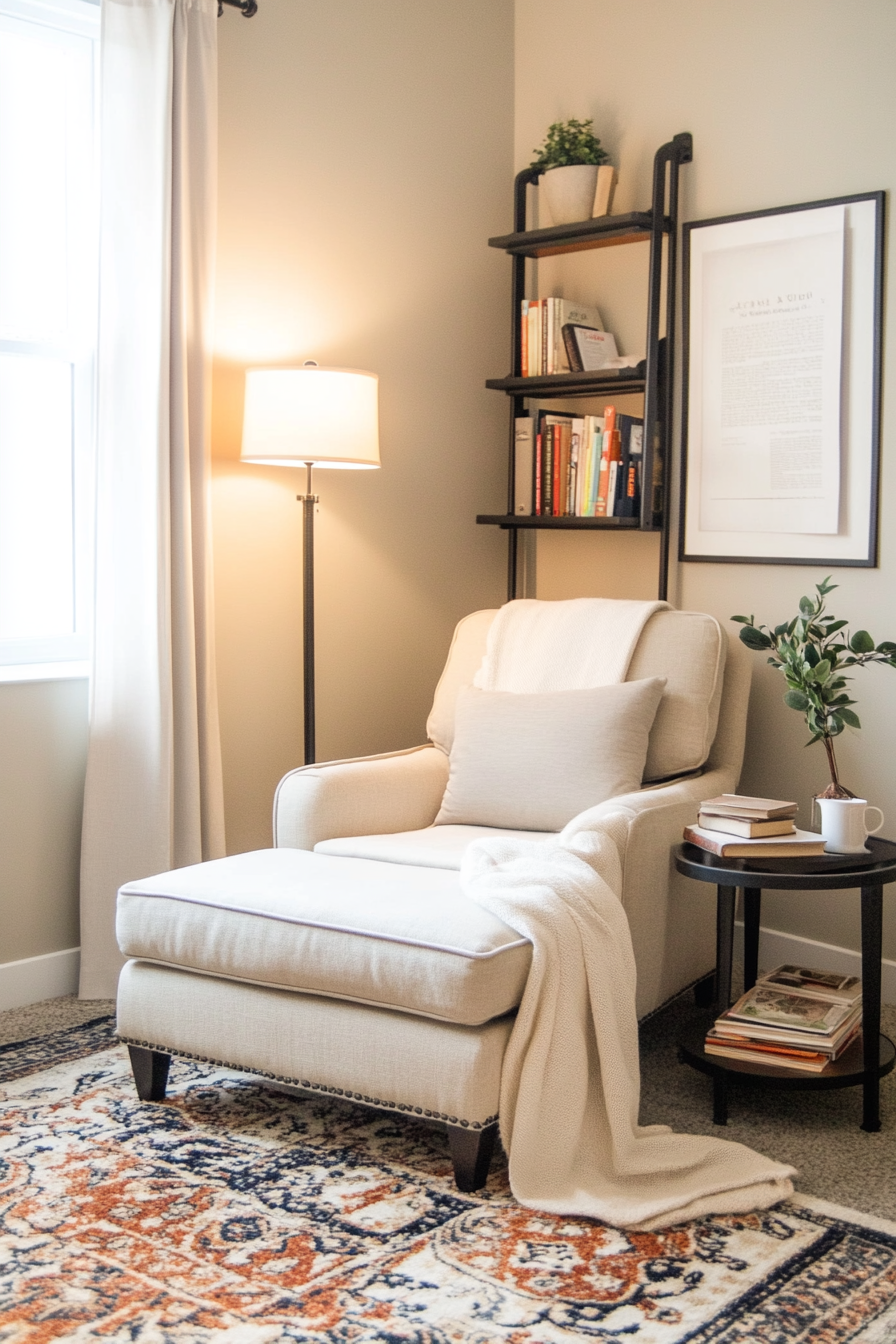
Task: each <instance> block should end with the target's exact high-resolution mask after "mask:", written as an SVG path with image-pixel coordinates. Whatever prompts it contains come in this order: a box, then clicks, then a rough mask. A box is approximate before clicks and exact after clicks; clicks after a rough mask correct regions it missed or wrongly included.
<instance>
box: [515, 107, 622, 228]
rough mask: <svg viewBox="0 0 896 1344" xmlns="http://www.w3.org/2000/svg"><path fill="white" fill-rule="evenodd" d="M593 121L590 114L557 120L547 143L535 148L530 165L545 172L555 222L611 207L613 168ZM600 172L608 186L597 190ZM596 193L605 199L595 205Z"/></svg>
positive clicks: (571, 221)
mask: <svg viewBox="0 0 896 1344" xmlns="http://www.w3.org/2000/svg"><path fill="white" fill-rule="evenodd" d="M592 125H593V119H592V118H590V117H589V119H588V120H587V121H576V120H575V118H572V119H570V120H569V121H555V122H554V123H553V124H552V125H551V126H549V127H548V133H547V135H546V136H545V140H544V144H543V145H542V146H541V148H540V149H537V150H536V151H535V158H534V159H533V160H532V163H531V167H532V168H539V169H541V171H542V173H543V177H542V179H541V182H542V185H543V186H544V192H545V197H546V199H547V203H548V209H549V211H550V214H551V219H552V220H553V222H554V223H555V224H575V223H577V222H578V221H579V220H580V219H591V217H592V215H596V214H602V215H605V214H607V213H608V211H609V208H610V199H609V197H610V190H611V189H612V182H613V177H614V170H613V169H612V168H611V167H610V166H609V164H608V162H607V160H608V158H609V155H608V154H607V151H606V150H605V149H604V147H603V146H602V145H601V143H600V141H599V140H598V138H597V136H596V135H595V134H594V132H593V131H592V129H591V127H592ZM601 165H604V167H603V168H602V167H601ZM600 172H603V174H604V182H603V183H602V184H601V185H602V186H605V187H606V190H604V191H602V192H600V193H598V175H599V173H600ZM597 194H599V195H600V196H601V197H602V199H601V201H600V202H599V205H598V207H597V208H596V200H595V198H596V195H597Z"/></svg>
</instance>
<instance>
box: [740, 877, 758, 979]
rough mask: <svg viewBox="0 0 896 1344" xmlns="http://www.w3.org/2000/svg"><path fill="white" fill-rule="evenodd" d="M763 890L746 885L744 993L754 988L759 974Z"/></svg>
mask: <svg viewBox="0 0 896 1344" xmlns="http://www.w3.org/2000/svg"><path fill="white" fill-rule="evenodd" d="M761 911H762V891H761V890H760V888H759V887H744V993H745V994H746V992H747V990H748V989H752V988H753V986H754V985H755V983H756V976H757V975H758V974H759V921H760V915H761Z"/></svg>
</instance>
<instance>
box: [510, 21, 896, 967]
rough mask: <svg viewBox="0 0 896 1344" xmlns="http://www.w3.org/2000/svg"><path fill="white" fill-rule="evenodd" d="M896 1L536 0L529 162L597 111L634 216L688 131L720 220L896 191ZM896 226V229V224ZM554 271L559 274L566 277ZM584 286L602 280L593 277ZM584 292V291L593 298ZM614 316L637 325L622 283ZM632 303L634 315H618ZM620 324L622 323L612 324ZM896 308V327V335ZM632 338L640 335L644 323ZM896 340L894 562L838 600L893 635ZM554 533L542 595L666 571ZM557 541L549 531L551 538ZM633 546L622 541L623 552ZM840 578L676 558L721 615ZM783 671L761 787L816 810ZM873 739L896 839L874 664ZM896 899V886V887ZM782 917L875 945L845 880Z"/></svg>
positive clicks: (603, 542)
mask: <svg viewBox="0 0 896 1344" xmlns="http://www.w3.org/2000/svg"><path fill="white" fill-rule="evenodd" d="M894 57H896V8H894V6H893V4H892V3H891V0H863V3H862V4H861V5H860V6H855V5H843V4H841V3H840V2H839V0H789V3H788V4H786V5H781V4H779V3H778V0H753V2H752V3H751V4H749V5H731V4H719V3H718V0H676V3H674V4H669V3H668V2H667V0H631V3H629V4H626V5H619V4H617V3H615V2H612V3H611V0H517V4H516V166H517V167H518V168H519V167H522V166H523V165H524V164H525V163H527V162H528V161H529V159H530V158H531V148H532V147H533V146H534V145H537V144H538V143H539V142H540V140H541V138H542V136H543V134H544V131H545V130H546V128H547V126H548V124H549V123H550V122H552V121H555V120H557V119H558V118H566V117H572V116H575V117H589V116H593V117H594V119H595V129H596V131H597V133H598V134H599V135H600V136H601V138H602V140H603V141H604V143H605V144H606V145H607V146H608V148H609V149H610V151H611V154H612V158H613V161H614V162H615V163H617V164H618V166H619V174H620V181H619V189H618V193H617V201H616V204H615V206H614V209H616V210H618V211H622V210H626V209H639V208H646V207H647V206H648V205H649V202H650V171H651V160H652V156H653V153H654V151H655V149H656V147H657V146H658V145H660V144H661V143H663V142H664V141H666V140H668V139H669V138H670V137H671V136H672V135H673V134H675V133H676V132H677V131H685V130H687V131H691V132H692V134H693V136H694V162H693V164H692V165H690V166H689V167H687V168H685V169H684V170H683V172H682V186H683V201H682V204H683V217H684V219H705V218H711V217H713V216H715V215H724V214H732V213H736V212H738V211H745V210H754V209H762V208H764V207H771V206H777V205H787V204H792V203H797V202H800V201H811V200H818V199H823V198H825V197H830V196H839V195H846V194H849V193H853V192H860V191H870V190H876V189H879V188H886V189H887V190H891V189H892V188H893V187H894V185H896V140H894V136H893V126H894V124H896V82H894V79H893V61H894ZM891 228H892V226H891ZM637 251H638V249H636V248H623V249H613V250H612V252H609V253H607V254H605V257H604V258H602V263H601V264H602V265H607V264H608V262H609V261H613V262H615V260H616V258H617V257H621V256H622V254H631V255H630V256H627V257H626V259H625V266H626V275H625V281H624V286H623V294H624V292H625V286H629V287H634V286H636V284H637V277H636V276H634V275H633V274H630V272H632V271H633V268H634V267H635V266H636V265H637V261H636V258H635V255H634V254H636V253H637ZM551 278H552V277H550V276H549V275H543V276H542V277H541V280H542V281H543V282H544V283H547V282H548V281H549V279H551ZM579 283H581V284H584V283H586V280H585V276H584V275H583V276H582V277H581V280H580V281H579ZM583 297H584V296H583ZM595 297H596V298H597V299H598V301H599V302H600V303H604V302H606V306H607V307H608V309H609V310H610V313H611V319H612V320H615V321H617V322H621V321H622V320H623V317H624V314H623V312H622V310H621V306H620V304H619V301H618V299H619V295H618V294H617V293H616V292H615V291H614V290H613V289H611V288H610V284H609V278H608V279H607V289H606V299H605V298H604V293H603V292H602V291H601V290H600V288H599V286H598V293H596V294H595ZM617 313H618V316H616V314H617ZM611 319H608V320H611ZM892 322H893V312H892V309H891V312H890V315H889V320H888V323H887V328H888V329H889V330H890V331H892ZM626 335H627V337H628V339H629V340H630V341H635V340H636V339H637V332H635V331H632V330H631V329H629V330H628V331H627V332H626ZM894 349H896V343H894V341H893V340H892V339H890V340H889V341H885V351H886V352H887V353H886V365H885V375H884V391H885V403H884V404H885V414H884V426H883V440H882V483H881V491H882V493H881V505H882V508H881V517H882V528H881V564H880V568H879V569H873V570H855V569H852V570H850V569H840V570H834V571H832V572H833V577H834V581H835V582H837V583H839V584H840V588H839V590H838V591H837V592H836V593H835V594H833V598H832V608H833V610H835V611H836V612H837V614H839V615H843V616H848V617H849V618H850V620H851V621H852V623H853V625H854V627H862V626H864V627H865V628H867V629H869V630H870V631H871V633H872V634H873V635H874V636H875V638H876V639H878V640H880V639H884V638H888V639H893V638H896V603H894V601H893V596H892V594H893V588H894V580H896V552H894V534H893V528H892V525H891V519H892V517H893V506H894V492H896V473H894V472H893V470H892V467H891V459H892V454H893V449H894V435H896V427H894V424H893V418H892V415H891V414H888V413H887V406H886V388H887V386H889V385H892V381H893V376H894V368H893V361H894ZM594 541H595V539H593V538H590V537H583V536H578V537H575V538H568V537H565V536H562V537H561V536H553V537H549V538H545V539H544V541H543V542H541V543H540V551H539V556H538V581H539V594H540V595H542V596H549V597H560V596H567V595H578V594H583V593H601V592H613V593H621V592H624V591H626V588H627V587H628V588H629V589H630V590H631V591H632V593H633V595H639V596H640V595H641V594H642V592H643V590H644V588H645V587H647V586H648V585H650V584H651V583H652V582H654V581H655V580H654V570H653V554H652V552H651V550H650V539H649V538H640V539H638V544H636V546H634V547H632V546H631V545H630V542H629V540H628V539H623V538H620V539H616V538H601V539H599V542H598V544H597V545H594V544H593V543H594ZM545 543H546V544H545ZM623 547H624V550H621V549H620V548H623ZM821 577H823V573H822V570H821V569H820V568H819V566H816V565H813V566H811V567H806V568H803V567H789V566H788V567H770V566H755V565H750V566H742V565H704V564H687V565H680V566H676V567H675V570H674V573H673V582H672V590H671V597H672V600H673V601H674V602H676V604H677V605H680V606H684V607H691V608H699V609H702V610H706V611H710V612H712V613H714V614H715V615H716V616H718V617H719V619H720V620H722V621H725V622H727V619H728V617H729V616H730V615H731V614H732V613H733V612H747V613H750V612H754V611H755V612H756V614H757V616H758V617H759V618H760V619H762V620H764V621H766V623H777V622H779V621H781V620H783V619H785V618H786V617H789V616H790V615H791V614H792V613H793V612H794V611H795V609H796V604H797V602H798V600H799V597H800V595H801V594H802V593H804V592H807V591H809V590H810V588H811V585H812V584H814V583H815V582H816V581H817V580H818V579H819V578H821ZM782 689H783V687H782V684H781V682H780V678H779V675H778V674H775V673H774V672H773V671H772V669H770V668H768V667H766V666H765V665H764V663H763V660H762V659H761V658H760V657H757V658H756V664H755V667H754V694H753V700H752V706H751V730H750V741H749V747H748V755H747V762H746V768H745V771H744V776H743V779H742V787H743V788H744V789H746V790H748V791H751V792H756V793H772V794H774V795H777V796H784V797H794V798H798V799H799V801H800V805H801V808H802V809H803V810H802V816H803V817H807V816H808V809H809V799H810V796H811V794H812V793H813V792H816V791H817V790H818V789H819V788H820V787H823V786H824V784H825V782H826V767H825V761H824V757H823V754H822V751H821V748H820V747H818V746H816V747H813V748H812V749H811V750H810V751H804V750H803V746H802V744H803V742H804V741H805V740H806V736H807V734H806V733H805V731H804V727H803V725H802V721H801V719H800V718H799V716H798V715H796V714H795V713H793V711H791V710H788V709H786V708H785V706H784V705H783V704H782V703H781V692H782ZM855 693H856V699H857V700H858V701H859V713H860V717H861V718H862V720H863V723H864V724H865V728H864V730H863V731H862V732H861V733H849V732H848V733H847V734H845V735H844V736H843V737H841V738H840V739H839V740H838V756H839V759H840V763H841V774H842V776H843V778H844V781H845V782H846V783H847V784H848V785H849V786H850V787H851V788H852V789H853V791H854V792H856V793H862V794H865V795H867V797H868V798H869V799H871V800H872V801H874V802H876V803H879V804H880V805H881V807H883V809H884V811H885V812H886V814H887V825H886V827H885V833H886V834H889V835H896V770H894V759H896V714H894V712H893V706H894V704H896V673H894V672H893V671H892V670H891V669H889V668H880V667H873V668H870V669H866V670H864V671H861V672H860V673H859V674H858V675H857V677H856V680H855ZM890 893H892V888H890ZM886 899H887V915H886V926H887V927H886V928H885V939H886V947H885V950H886V954H887V955H888V956H890V957H894V956H896V917H894V916H896V910H894V898H893V896H892V894H889V895H888V896H887V898H886ZM766 916H767V920H768V923H769V924H770V925H772V926H773V927H777V928H779V929H783V930H787V931H790V932H794V933H798V934H801V935H803V936H805V937H811V938H817V939H819V940H821V941H828V942H832V943H837V944H840V945H843V946H850V947H857V946H858V901H857V898H856V897H855V896H854V895H852V894H849V895H844V894H840V893H831V894H829V895H826V896H825V895H816V896H808V895H807V896H804V897H792V898H791V897H787V898H785V897H778V898H775V897H773V896H769V897H767V898H766V902H765V908H764V917H766Z"/></svg>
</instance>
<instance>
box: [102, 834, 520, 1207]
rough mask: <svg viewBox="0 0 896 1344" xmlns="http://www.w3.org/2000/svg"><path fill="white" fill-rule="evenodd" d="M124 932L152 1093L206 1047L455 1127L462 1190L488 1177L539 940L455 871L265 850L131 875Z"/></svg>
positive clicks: (207, 1054)
mask: <svg viewBox="0 0 896 1344" xmlns="http://www.w3.org/2000/svg"><path fill="white" fill-rule="evenodd" d="M117 932H118V940H119V944H120V946H121V950H122V952H124V953H125V955H126V956H128V957H129V958H131V960H130V961H129V962H128V964H127V965H126V966H125V968H124V970H123V972H122V976H121V981H120V987H119V996H118V1030H119V1034H120V1036H121V1038H122V1040H124V1041H125V1042H126V1043H127V1044H128V1046H129V1047H130V1050H131V1057H132V1063H133V1065H134V1075H135V1079H136V1081H137V1086H138V1091H139V1092H140V1095H141V1096H142V1097H143V1098H144V1099H147V1100H161V1098H162V1097H164V1094H165V1085H166V1081H167V1073H168V1064H169V1060H170V1056H171V1054H182V1055H185V1056H188V1057H190V1058H199V1059H205V1060H208V1061H211V1062H214V1063H219V1064H224V1065H230V1066H233V1067H235V1068H237V1069H240V1070H244V1071H246V1072H249V1073H254V1074H260V1075H262V1076H263V1077H268V1078H272V1079H277V1080H279V1081H281V1082H284V1083H288V1084H292V1085H294V1086H296V1087H299V1088H302V1089H306V1090H312V1091H317V1092H324V1093H329V1094H331V1095H335V1096H341V1097H348V1098H351V1099H353V1100H355V1101H360V1102H364V1103H367V1104H372V1105H375V1106H377V1107H383V1108H385V1109H390V1110H397V1111H407V1112H412V1113H414V1114H417V1115H424V1116H428V1117H430V1118H433V1119H436V1120H439V1121H443V1122H445V1124H446V1125H447V1126H448V1133H449V1139H450V1142H451V1151H452V1158H453V1159H454V1164H455V1174H456V1177H457V1180H458V1184H459V1185H460V1187H461V1188H462V1189H473V1188H476V1187H477V1186H478V1185H479V1184H480V1183H481V1181H482V1180H483V1179H484V1172H487V1169H488V1161H489V1158H490V1154H491V1147H492V1144H493V1142H494V1135H495V1126H496V1121H497V1113H498V1090H499V1081H500V1076H501V1060H502V1058H503V1054H504V1050H505V1047H506V1044H507V1039H508V1036H509V1034H510V1028H511V1025H512V1021H513V1011H514V1009H515V1008H516V1006H517V1004H518V1003H519V1001H520V998H521V996H522V992H523V988H524V986H525V983H526V977H527V974H528V970H529V963H530V959H531V951H532V949H531V946H530V944H529V943H528V942H527V941H526V940H525V939H523V938H521V937H520V936H519V934H517V933H515V932H514V930H513V929H511V928H509V927H508V926H507V925H506V924H504V923H503V922H502V921H501V920H499V919H498V918H496V916H494V915H492V914H490V913H489V912H488V911H487V910H484V909H483V908H482V907H481V906H478V905H476V904H475V902H473V901H470V900H468V899H467V897H466V896H464V894H463V892H462V890H461V887H460V880H459V875H458V873H457V872H456V871H451V870H447V869H443V868H435V867H415V866H412V865H407V864H405V865H401V864H392V863H382V862H377V861H375V860H370V859H354V858H344V857H338V858H337V857H331V856H329V855H325V854H314V853H309V852H308V851H305V850H296V849H271V850H259V851H257V852H255V853H250V854H238V855H234V856H233V857H231V858H227V859H219V860H216V861H214V862H211V863H203V864H197V865H196V866H195V867H190V868H181V869H178V870H176V871H174V872H170V873H163V874H161V875H160V876H158V877H153V878H147V879H145V880H143V881H140V882H131V883H129V884H128V885H127V886H125V887H123V888H122V890H121V892H120V894H119V900H118V921H117ZM424 1023H425V1030H421V1026H423V1025H424Z"/></svg>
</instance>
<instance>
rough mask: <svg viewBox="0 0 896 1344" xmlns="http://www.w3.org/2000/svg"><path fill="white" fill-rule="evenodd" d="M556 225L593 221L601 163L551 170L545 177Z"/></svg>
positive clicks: (544, 185)
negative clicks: (598, 165) (586, 220)
mask: <svg viewBox="0 0 896 1344" xmlns="http://www.w3.org/2000/svg"><path fill="white" fill-rule="evenodd" d="M541 186H543V188H544V199H545V200H546V201H547V207H548V211H549V213H550V216H551V222H552V223H553V224H578V222H579V221H580V220H582V219H590V218H591V212H592V210H593V209H594V193H595V191H596V190H597V164H596V163H573V164H568V165H567V166H566V167H565V168H549V169H548V170H547V171H546V172H545V173H543V174H542V177H541Z"/></svg>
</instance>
